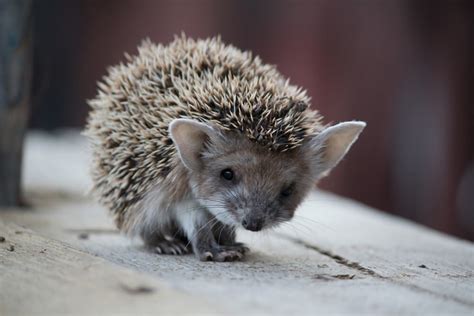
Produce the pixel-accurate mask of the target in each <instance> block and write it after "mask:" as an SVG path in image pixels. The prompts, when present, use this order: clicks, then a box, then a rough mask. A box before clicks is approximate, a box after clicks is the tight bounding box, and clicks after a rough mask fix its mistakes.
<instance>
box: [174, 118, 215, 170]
mask: <svg viewBox="0 0 474 316" xmlns="http://www.w3.org/2000/svg"><path fill="white" fill-rule="evenodd" d="M169 134H170V136H171V139H172V140H173V142H174V144H175V146H176V149H177V150H178V154H179V157H180V158H181V161H182V162H183V164H184V165H185V166H186V167H187V168H188V169H190V170H194V171H199V170H200V169H201V168H202V162H201V153H202V150H203V148H204V144H205V142H206V141H207V140H208V139H209V138H210V137H212V136H213V135H215V134H216V131H215V130H214V129H213V128H212V127H211V126H209V125H207V124H204V123H200V122H197V121H194V120H189V119H175V120H173V121H172V122H171V124H170V126H169Z"/></svg>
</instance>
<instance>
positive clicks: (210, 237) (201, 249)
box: [177, 207, 243, 261]
mask: <svg viewBox="0 0 474 316" xmlns="http://www.w3.org/2000/svg"><path fill="white" fill-rule="evenodd" d="M177 220H178V222H179V223H180V226H181V228H182V230H183V232H184V233H185V234H186V236H187V237H188V239H189V240H190V243H191V245H192V249H193V252H194V254H195V255H196V256H197V257H198V258H199V260H201V261H235V260H240V259H242V257H243V253H242V252H240V251H237V250H235V249H230V248H227V247H225V246H221V245H219V244H218V243H217V241H216V238H215V237H214V233H213V226H214V225H217V224H218V223H219V222H218V221H217V219H216V218H214V217H213V216H211V215H210V214H209V212H207V211H206V210H204V209H202V207H196V208H191V209H189V208H183V209H178V210H177Z"/></svg>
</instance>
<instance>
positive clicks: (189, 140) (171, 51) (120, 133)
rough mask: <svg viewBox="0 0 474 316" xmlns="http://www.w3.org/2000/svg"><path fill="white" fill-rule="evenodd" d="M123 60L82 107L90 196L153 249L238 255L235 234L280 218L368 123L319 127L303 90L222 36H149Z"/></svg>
mask: <svg viewBox="0 0 474 316" xmlns="http://www.w3.org/2000/svg"><path fill="white" fill-rule="evenodd" d="M125 59H126V62H125V63H120V64H119V65H117V66H114V67H111V68H109V70H108V74H107V75H106V76H105V77H104V78H103V79H102V81H101V82H99V83H98V94H97V96H96V97H95V98H94V99H92V100H90V101H89V102H88V103H89V105H90V107H91V110H90V112H89V116H88V119H87V125H86V128H85V131H84V133H85V135H86V136H87V137H88V139H89V140H90V143H91V147H92V153H93V159H92V160H93V162H92V179H93V189H92V192H93V194H94V195H95V196H96V197H97V198H98V200H99V201H100V203H101V204H103V205H104V206H105V207H106V208H108V209H109V210H110V213H111V214H112V215H113V217H114V219H115V223H116V225H117V227H118V228H119V229H120V230H121V231H122V232H124V233H126V234H128V235H130V236H138V237H140V238H141V239H142V240H143V242H144V244H145V245H146V246H147V248H148V249H150V250H151V251H154V252H156V253H159V254H174V255H178V254H185V253H190V252H193V253H194V254H195V255H196V257H197V258H198V259H199V260H202V261H219V262H220V261H234V260H240V259H242V258H243V257H244V255H245V253H246V252H247V251H248V250H249V248H248V247H247V246H246V245H245V244H243V243H239V242H237V241H236V229H237V228H243V229H246V230H249V231H260V230H262V229H268V228H272V227H276V226H278V225H279V224H280V223H283V222H285V221H289V220H290V219H291V218H292V217H293V215H294V212H295V210H296V208H297V206H298V205H299V204H300V203H301V202H302V201H303V199H304V198H305V196H306V195H307V194H308V192H309V191H310V189H311V188H312V187H313V186H314V185H315V183H316V182H317V181H318V180H319V179H320V178H322V177H323V176H325V175H327V174H328V172H329V171H330V170H331V169H332V168H334V167H335V166H336V165H337V164H338V162H339V161H340V160H341V159H342V158H343V157H344V156H345V154H346V153H347V151H348V150H349V148H350V147H351V145H352V144H353V143H354V142H355V141H356V139H357V138H358V136H359V134H360V133H361V131H362V130H363V129H364V127H365V123H364V122H362V121H348V122H342V123H339V124H336V125H333V126H326V125H324V124H323V123H322V116H321V115H320V114H319V113H318V112H317V111H316V110H313V109H311V107H310V106H311V104H310V98H309V97H308V95H307V93H306V91H305V90H303V89H302V88H300V87H297V86H295V85H292V84H290V82H289V80H288V79H286V78H285V77H283V75H282V74H280V72H279V71H278V70H277V69H276V67H275V66H273V65H268V64H265V63H263V62H262V60H261V59H260V58H259V57H258V56H255V55H253V54H252V53H251V52H249V51H242V50H240V49H238V48H236V47H234V46H232V45H228V44H225V43H224V42H223V41H222V40H221V39H220V37H214V38H208V39H198V40H194V39H191V38H188V37H186V36H185V35H182V36H179V37H175V39H174V40H173V41H172V42H171V43H170V44H168V45H161V44H158V45H157V44H154V43H152V42H151V41H150V40H149V39H147V40H144V41H143V42H142V43H141V45H139V47H138V53H137V54H136V55H133V56H131V55H128V54H125Z"/></svg>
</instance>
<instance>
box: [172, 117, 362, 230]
mask: <svg viewBox="0 0 474 316" xmlns="http://www.w3.org/2000/svg"><path fill="white" fill-rule="evenodd" d="M342 124H352V123H342ZM354 124H355V123H354ZM340 125H341V124H340ZM340 125H338V126H335V127H331V128H328V129H327V130H325V131H323V132H322V133H321V134H319V135H318V136H316V137H314V138H313V139H311V140H309V141H308V142H307V143H305V144H304V145H303V146H300V147H298V148H296V149H293V150H291V151H288V152H274V151H269V150H268V149H266V148H263V147H262V146H260V145H257V144H255V143H253V142H251V141H250V140H248V139H247V138H246V137H245V136H242V135H240V134H238V133H231V132H225V133H224V132H219V131H217V130H216V129H214V128H212V127H210V126H208V125H205V124H202V123H198V122H195V121H191V120H185V119H177V120H175V121H173V122H172V124H171V126H170V131H171V136H172V138H173V141H174V143H175V144H176V146H177V148H178V152H179V156H180V158H181V160H182V162H183V164H184V165H185V166H186V167H187V168H188V169H189V171H190V172H189V174H190V185H191V187H192V190H193V194H194V196H195V198H196V199H197V200H198V201H199V203H200V204H202V205H203V206H204V207H206V208H207V209H208V210H209V212H211V213H212V214H213V215H214V216H215V217H216V218H217V219H218V220H220V221H221V222H223V223H225V224H228V225H231V226H243V227H244V228H246V229H248V230H251V231H259V230H261V229H264V228H269V227H274V226H276V225H278V224H279V223H281V222H285V221H287V220H290V219H291V218H292V217H293V214H294V212H295V209H296V208H297V206H298V205H299V204H300V203H301V202H302V200H303V199H304V197H305V196H306V194H307V193H308V191H309V190H310V189H311V188H312V187H313V185H314V183H315V181H316V180H317V179H318V178H320V177H321V176H322V175H323V174H325V173H327V171H328V170H329V169H330V168H332V167H334V166H335V164H337V162H338V161H339V160H340V159H341V158H342V156H343V155H344V154H345V152H346V151H347V149H348V147H349V146H350V145H351V144H352V142H353V141H354V140H355V138H356V137H357V135H358V134H359V133H360V131H361V130H362V127H361V126H358V128H355V127H357V126H355V127H354V125H352V128H348V127H347V126H346V127H345V128H344V126H343V127H342V128H341V127H340ZM331 129H332V130H331ZM336 136H337V137H336Z"/></svg>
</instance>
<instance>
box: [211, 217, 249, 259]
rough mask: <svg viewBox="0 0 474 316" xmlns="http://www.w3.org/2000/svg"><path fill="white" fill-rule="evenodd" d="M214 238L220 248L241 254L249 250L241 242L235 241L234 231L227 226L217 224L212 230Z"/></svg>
mask: <svg viewBox="0 0 474 316" xmlns="http://www.w3.org/2000/svg"><path fill="white" fill-rule="evenodd" d="M213 231H214V237H215V239H216V241H217V243H218V244H219V245H220V247H221V248H223V249H227V250H236V251H238V252H240V253H242V254H245V253H246V252H248V251H249V248H248V247H247V246H246V245H245V244H244V243H241V242H237V241H236V240H235V237H236V236H235V229H234V228H233V227H231V226H229V225H225V224H223V223H219V224H218V225H216V226H215V227H214V229H213Z"/></svg>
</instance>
